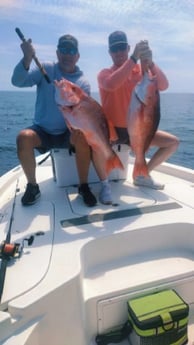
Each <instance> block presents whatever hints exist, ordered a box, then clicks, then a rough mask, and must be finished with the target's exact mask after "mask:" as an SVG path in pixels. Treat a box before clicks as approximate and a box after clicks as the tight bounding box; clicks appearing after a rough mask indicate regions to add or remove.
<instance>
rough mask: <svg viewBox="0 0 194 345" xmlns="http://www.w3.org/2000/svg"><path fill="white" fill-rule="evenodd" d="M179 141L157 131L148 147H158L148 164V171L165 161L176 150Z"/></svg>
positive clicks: (168, 134) (174, 137)
mask: <svg viewBox="0 0 194 345" xmlns="http://www.w3.org/2000/svg"><path fill="white" fill-rule="evenodd" d="M178 145H179V139H178V138H177V137H176V136H174V135H172V134H170V133H167V132H164V131H157V132H156V134H155V136H154V138H153V140H152V142H151V145H150V146H158V150H157V151H156V152H155V154H154V155H153V157H152V158H151V159H150V161H149V163H148V171H149V172H150V171H152V170H153V169H154V168H155V167H157V166H158V165H160V164H161V163H163V162H164V161H166V160H167V159H168V158H169V157H170V156H171V155H172V154H173V153H174V152H175V151H176V150H177V148H178Z"/></svg>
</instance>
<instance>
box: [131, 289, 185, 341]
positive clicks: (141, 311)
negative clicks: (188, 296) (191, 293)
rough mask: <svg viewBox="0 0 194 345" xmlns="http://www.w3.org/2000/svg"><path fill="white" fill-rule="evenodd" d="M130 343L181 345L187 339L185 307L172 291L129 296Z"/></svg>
mask: <svg viewBox="0 0 194 345" xmlns="http://www.w3.org/2000/svg"><path fill="white" fill-rule="evenodd" d="M127 303H128V314H129V320H130V322H131V325H132V327H133V331H132V333H131V334H130V336H129V341H130V344H131V345H184V344H187V342H188V335H187V328H188V315H189V306H188V304H186V303H185V302H184V301H183V300H182V298H181V297H180V296H179V295H178V294H177V293H176V292H175V291H174V290H165V291H160V292H156V293H153V294H151V295H146V296H141V297H138V298H134V299H130V300H129V301H128V302H127Z"/></svg>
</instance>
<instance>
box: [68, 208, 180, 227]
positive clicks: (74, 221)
mask: <svg viewBox="0 0 194 345" xmlns="http://www.w3.org/2000/svg"><path fill="white" fill-rule="evenodd" d="M177 208H182V206H181V205H179V204H178V203H176V202H171V203H167V204H160V205H152V206H145V207H136V208H132V209H125V210H118V211H112V212H109V213H103V214H102V213H101V214H100V213H96V214H90V215H86V216H82V217H77V218H75V217H74V218H70V219H64V220H61V226H62V227H63V228H68V227H71V226H80V225H87V224H91V223H95V222H102V221H103V222H104V221H107V220H113V219H118V218H126V217H133V216H138V215H140V214H146V213H154V212H161V211H167V210H173V209H177Z"/></svg>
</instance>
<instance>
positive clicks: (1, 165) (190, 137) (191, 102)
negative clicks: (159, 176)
mask: <svg viewBox="0 0 194 345" xmlns="http://www.w3.org/2000/svg"><path fill="white" fill-rule="evenodd" d="M93 97H94V98H96V99H97V100H98V95H97V93H94V94H93ZM34 104H35V93H34V92H25V91H24V92H20V91H16V92H15V91H0V176H1V175H3V174H4V173H6V172H7V171H8V170H9V169H12V168H14V167H15V166H16V165H18V164H19V161H18V159H17V155H16V145H15V139H16V135H17V133H18V132H19V130H21V129H22V128H25V127H26V126H28V125H31V123H32V119H33V112H34ZM159 128H160V129H163V130H166V131H169V132H171V133H172V134H175V135H177V136H178V137H179V138H180V146H179V149H178V150H177V152H176V153H175V154H174V155H173V156H172V157H171V158H170V159H169V160H168V162H170V163H175V164H179V165H182V166H185V167H188V168H192V169H194V95H193V94H173V93H161V121H160V126H159Z"/></svg>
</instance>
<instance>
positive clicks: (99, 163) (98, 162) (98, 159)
mask: <svg viewBox="0 0 194 345" xmlns="http://www.w3.org/2000/svg"><path fill="white" fill-rule="evenodd" d="M92 161H93V164H94V167H95V170H96V172H97V175H98V177H99V179H100V180H101V181H103V180H106V179H107V178H108V176H107V174H106V171H105V161H104V160H103V158H102V155H100V154H99V153H98V152H96V151H92Z"/></svg>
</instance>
